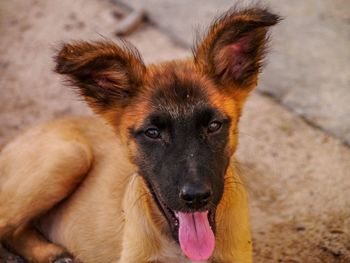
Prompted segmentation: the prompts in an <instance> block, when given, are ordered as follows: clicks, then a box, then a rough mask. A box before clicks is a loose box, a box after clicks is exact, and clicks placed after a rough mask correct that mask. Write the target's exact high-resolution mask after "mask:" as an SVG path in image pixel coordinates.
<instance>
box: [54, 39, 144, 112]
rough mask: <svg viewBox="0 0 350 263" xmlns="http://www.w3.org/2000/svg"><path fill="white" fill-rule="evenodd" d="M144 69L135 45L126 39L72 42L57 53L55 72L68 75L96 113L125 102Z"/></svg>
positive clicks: (128, 101) (136, 87) (140, 83)
mask: <svg viewBox="0 0 350 263" xmlns="http://www.w3.org/2000/svg"><path fill="white" fill-rule="evenodd" d="M145 71H146V67H145V65H144V63H143V62H142V59H141V56H140V55H139V53H138V51H137V50H136V48H134V47H133V46H131V45H130V44H126V43H122V44H121V45H117V44H115V43H112V42H73V43H69V44H65V45H64V46H63V47H62V49H61V50H60V51H59V52H58V55H57V56H56V72H57V73H60V74H64V75H67V76H68V77H69V80H71V81H72V84H73V85H74V86H76V87H78V90H79V92H80V93H81V95H82V96H83V97H84V98H85V100H86V101H87V103H88V104H89V106H90V107H91V108H92V109H93V110H94V111H95V112H97V113H102V112H104V111H106V110H108V109H110V108H112V107H114V108H115V107H116V108H123V107H125V106H126V105H128V104H129V103H130V99H131V98H132V97H134V96H135V95H136V94H137V92H138V91H139V89H140V87H141V86H142V81H143V76H144V74H145Z"/></svg>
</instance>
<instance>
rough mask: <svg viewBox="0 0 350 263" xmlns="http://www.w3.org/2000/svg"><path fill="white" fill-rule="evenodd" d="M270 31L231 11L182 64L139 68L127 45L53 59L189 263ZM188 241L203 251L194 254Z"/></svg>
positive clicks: (205, 227)
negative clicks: (104, 124) (125, 151)
mask: <svg viewBox="0 0 350 263" xmlns="http://www.w3.org/2000/svg"><path fill="white" fill-rule="evenodd" d="M277 21H278V17H277V16H276V15H273V14H271V13H269V12H268V11H266V10H264V9H258V8H256V9H248V10H243V11H236V12H235V11H230V12H228V13H227V14H225V15H224V16H222V17H221V18H220V19H218V20H217V21H216V22H215V23H214V24H213V25H212V26H211V27H210V29H209V31H208V34H207V35H206V37H204V38H203V40H202V41H200V42H199V43H198V45H197V46H196V47H195V49H194V52H193V53H194V56H193V58H190V59H188V60H185V61H174V62H169V63H164V64H159V65H150V66H147V67H146V66H145V65H144V64H143V62H142V60H141V57H140V55H139V54H138V53H137V51H136V50H135V49H134V48H133V47H131V46H130V45H129V44H126V43H123V44H121V45H116V44H114V43H109V42H95V43H87V42H76V43H72V44H67V45H65V46H64V47H63V49H62V50H61V51H60V52H59V54H58V56H57V68H56V70H57V72H59V73H62V74H67V75H69V76H70V78H71V80H72V81H73V83H74V85H76V86H77V87H78V88H79V91H80V92H81V93H82V95H83V96H84V97H85V99H86V101H87V102H88V104H89V105H90V106H91V107H92V108H93V109H94V110H95V111H96V112H97V113H98V114H100V115H102V116H103V117H104V118H106V119H107V120H108V121H109V122H110V123H111V125H113V126H114V128H115V130H116V132H117V133H118V134H119V136H120V137H121V138H122V139H123V141H124V142H125V144H126V145H127V146H128V148H129V152H130V158H131V160H132V162H134V163H135V164H136V166H137V167H138V169H139V173H140V175H141V176H143V178H144V179H145V182H146V184H147V186H148V187H149V190H150V192H151V193H152V195H153V197H154V200H155V202H156V203H157V204H158V206H159V208H160V210H161V211H162V212H163V214H164V216H165V217H166V218H167V220H168V223H169V226H170V229H171V231H172V233H173V235H174V237H175V239H177V240H179V241H180V245H181V247H182V248H183V250H184V252H185V253H186V255H188V256H189V257H190V258H192V259H194V260H203V259H205V258H207V257H208V256H210V255H209V254H211V252H212V247H213V242H214V241H213V240H214V234H213V229H215V222H214V221H215V220H214V218H215V209H216V207H217V205H218V204H219V202H220V200H221V197H222V195H223V191H224V184H225V173H226V169H227V167H228V164H229V161H230V158H231V156H232V154H233V153H234V151H235V148H236V145H237V123H238V120H239V116H240V114H241V110H242V106H243V104H244V101H245V99H246V97H247V96H248V95H249V93H250V92H251V91H252V90H253V88H254V87H255V86H256V82H257V76H258V72H259V69H260V66H261V60H262V58H263V55H264V51H265V48H266V33H267V27H268V26H271V25H274V24H276V23H277ZM192 228H194V230H193V229H192ZM196 228H197V229H196ZM193 235H197V238H199V239H205V240H208V241H206V242H204V243H203V242H202V244H200V245H198V244H193V242H192V241H191V238H193ZM191 242H192V243H191ZM194 250H198V251H199V252H198V251H197V252H198V253H197V252H196V251H194ZM210 250H211V252H210Z"/></svg>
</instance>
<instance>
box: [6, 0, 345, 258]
mask: <svg viewBox="0 0 350 263" xmlns="http://www.w3.org/2000/svg"><path fill="white" fill-rule="evenodd" d="M123 13H124V11H123V10H122V9H121V7H118V5H115V4H114V3H112V1H107V0H102V1H98V0H85V1H83V0H76V1H69V0H60V1H58V0H56V1H44V0H28V1H20V0H13V1H2V2H1V3H0V35H1V36H2V37H1V39H0V76H1V78H0V124H1V125H0V148H1V145H4V144H5V143H6V142H7V141H9V140H10V139H11V138H12V137H13V136H15V135H17V134H18V133H20V132H21V131H23V130H24V129H26V128H27V127H29V126H31V125H34V124H36V123H39V122H43V121H46V120H49V119H52V118H59V117H63V116H67V115H72V114H75V115H85V114H91V112H90V111H89V110H88V109H87V107H86V106H85V105H84V104H83V103H82V102H81V101H79V99H77V96H76V95H75V94H74V93H73V92H72V91H71V90H70V89H68V88H67V87H65V86H64V85H63V83H62V81H61V79H60V78H59V77H58V76H56V75H55V74H54V73H53V72H52V68H53V62H52V59H51V57H52V55H53V53H54V52H53V50H54V48H55V47H57V46H58V45H59V43H61V42H63V41H67V40H70V39H84V40H96V39H100V40H101V39H111V40H116V39H117V38H116V37H115V35H114V31H115V28H116V26H117V25H118V23H119V21H120V16H121V15H122V14H123ZM181 21H182V20H181ZM127 39H128V40H129V41H130V42H132V43H133V44H134V45H135V46H136V47H137V48H138V49H139V50H140V52H141V54H142V55H143V56H144V59H145V61H146V62H156V61H162V60H167V59H173V58H179V57H184V56H187V55H189V54H190V51H189V50H188V49H186V48H184V47H183V45H179V44H178V42H177V41H174V40H172V39H171V38H169V37H168V36H167V35H166V34H165V33H164V29H159V28H158V27H156V26H155V25H154V24H147V23H145V24H143V25H142V26H141V27H140V28H138V30H137V31H136V32H134V33H133V34H132V35H131V36H129V37H128V38H127ZM267 70H271V68H269V67H267ZM274 74H276V75H279V74H282V73H281V72H279V69H278V68H276V69H275V73H274ZM240 131H241V135H240V147H239V151H238V158H239V160H240V161H241V162H242V164H243V168H242V169H243V170H244V173H245V181H246V184H247V187H248V189H249V193H250V204H251V214H252V226H253V234H254V242H255V243H254V248H255V251H254V253H255V255H254V256H255V262H271V263H275V262H284V263H287V262H288V263H296V262H300V263H304V262H306V263H309V262H310V263H314V262H315V263H317V262H330V263H332V262H344V263H345V262H350V208H349V207H350V191H349V190H348V189H350V179H349V176H350V172H349V171H350V149H349V148H348V147H346V146H344V144H343V143H342V142H341V141H339V140H338V139H335V138H334V137H332V136H330V135H328V134H327V133H325V132H323V131H321V130H319V129H316V128H314V127H313V126H310V125H309V124H308V123H306V122H305V121H304V120H303V119H302V118H300V117H298V116H297V115H295V114H294V113H291V112H290V111H288V110H287V109H286V108H285V107H283V106H281V105H280V104H278V103H277V102H276V101H275V100H273V99H271V98H270V97H267V96H265V95H262V94H261V93H255V94H254V95H253V96H252V97H251V99H250V100H249V102H248V104H247V107H246V109H245V112H244V116H243V119H242V122H241V126H240ZM1 256H2V257H4V256H5V252H4V250H1V249H0V262H1V260H3V259H1V258H2V257H1ZM8 262H11V263H13V262H16V261H15V260H13V261H10V260H9V261H8Z"/></svg>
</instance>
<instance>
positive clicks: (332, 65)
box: [115, 0, 350, 144]
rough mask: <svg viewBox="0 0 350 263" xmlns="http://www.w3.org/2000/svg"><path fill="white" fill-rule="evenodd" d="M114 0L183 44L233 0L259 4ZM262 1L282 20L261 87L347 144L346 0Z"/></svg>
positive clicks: (349, 68)
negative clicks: (139, 11)
mask: <svg viewBox="0 0 350 263" xmlns="http://www.w3.org/2000/svg"><path fill="white" fill-rule="evenodd" d="M115 1H116V2H122V3H124V4H126V5H129V6H130V7H132V8H145V9H146V10H147V12H148V13H149V18H150V20H151V21H153V22H154V23H155V24H156V25H157V26H158V27H159V28H161V29H162V30H163V31H164V32H166V33H168V34H170V35H171V36H172V37H173V38H174V39H176V40H177V41H178V42H180V43H182V44H184V45H186V46H187V47H189V46H191V45H192V43H193V39H194V37H193V31H194V29H196V28H199V29H201V28H203V25H209V24H210V22H211V20H212V19H213V17H216V16H217V15H218V14H220V12H223V11H225V10H227V9H228V8H229V7H231V6H232V5H233V4H234V3H236V2H239V3H240V6H244V5H247V4H249V3H250V2H258V1H232V0H217V1H211V0H202V1H198V0H177V1H172V0H162V1H159V0H143V1H138V0H115ZM242 2H243V4H242ZM263 2H264V3H266V4H267V5H268V6H270V7H271V8H272V10H274V11H275V12H277V13H278V14H281V15H282V16H283V17H284V18H285V20H284V21H283V22H282V23H281V24H280V25H279V26H278V27H276V29H275V30H274V34H273V48H272V51H273V52H272V53H271V54H270V56H269V59H268V61H269V66H268V67H267V68H266V70H265V72H264V74H263V78H262V81H261V85H260V90H261V91H263V92H266V93H268V94H272V95H273V96H275V97H276V98H278V100H279V101H281V102H282V103H283V104H285V105H286V106H287V107H289V108H290V109H292V110H294V111H295V112H296V113H297V114H300V115H301V116H304V117H305V118H307V119H308V120H309V121H311V122H312V123H313V124H314V125H316V126H320V127H321V128H322V129H324V130H326V131H328V132H331V133H332V134H334V135H336V136H338V137H339V138H341V139H342V140H344V141H345V142H347V143H348V144H350V62H349V61H350V48H349V47H350V33H349V32H350V1H348V0H322V1H319V0H309V1H304V0H294V1H287V0H282V1H281V0H266V1H263ZM198 25H201V26H198ZM200 31H201V30H200ZM276 72H278V74H276Z"/></svg>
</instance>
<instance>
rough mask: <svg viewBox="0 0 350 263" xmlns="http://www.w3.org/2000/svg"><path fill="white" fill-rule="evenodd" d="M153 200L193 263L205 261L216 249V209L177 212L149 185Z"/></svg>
mask: <svg viewBox="0 0 350 263" xmlns="http://www.w3.org/2000/svg"><path fill="white" fill-rule="evenodd" d="M148 186H149V189H150V192H151V194H152V196H153V199H154V200H155V202H156V203H157V205H158V207H159V209H160V211H161V212H162V213H163V215H164V216H165V218H166V219H167V221H168V224H169V227H170V230H171V233H172V235H173V237H174V239H175V240H176V241H177V242H178V243H179V244H180V247H181V250H182V251H183V253H184V254H185V255H186V256H187V257H188V258H189V259H190V260H192V261H205V260H208V258H209V257H210V256H211V255H212V253H213V251H214V247H215V235H214V233H215V208H210V209H208V210H205V211H189V212H188V211H186V212H183V211H175V210H172V209H171V208H169V206H168V205H167V204H166V203H165V202H164V201H163V200H162V198H161V197H160V195H159V194H157V193H156V192H155V191H154V189H153V188H152V186H151V185H150V184H148Z"/></svg>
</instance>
